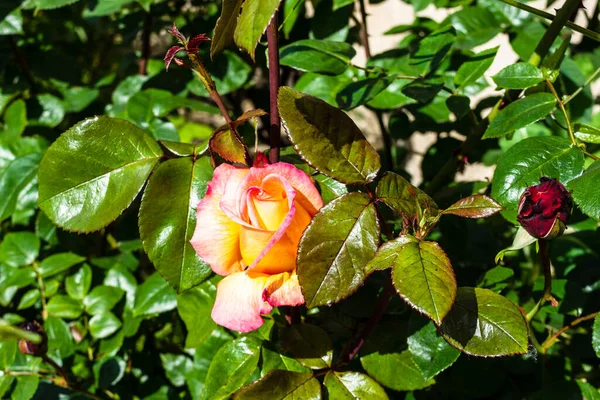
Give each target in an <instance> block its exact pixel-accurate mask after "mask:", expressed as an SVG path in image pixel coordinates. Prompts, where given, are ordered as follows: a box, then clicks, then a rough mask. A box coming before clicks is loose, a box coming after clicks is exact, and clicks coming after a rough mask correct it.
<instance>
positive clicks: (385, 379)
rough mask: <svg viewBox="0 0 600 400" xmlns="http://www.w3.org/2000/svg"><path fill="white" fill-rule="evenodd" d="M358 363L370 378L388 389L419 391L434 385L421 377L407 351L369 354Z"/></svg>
mask: <svg viewBox="0 0 600 400" xmlns="http://www.w3.org/2000/svg"><path fill="white" fill-rule="evenodd" d="M360 362H361V364H362V366H363V368H364V369H365V371H366V372H367V373H368V374H369V375H370V376H371V377H372V378H374V379H375V380H376V381H377V382H379V383H381V384H382V385H383V386H386V387H388V388H390V389H394V390H400V391H404V390H419V389H423V388H426V387H427V386H430V385H432V384H433V383H434V381H433V380H432V379H429V380H428V379H426V378H425V377H424V376H423V374H422V372H421V370H420V369H419V367H418V366H417V364H415V362H414V361H413V359H412V355H411V353H410V352H409V351H408V350H406V351H403V352H402V353H379V352H375V353H370V354H367V355H364V356H362V357H361V358H360Z"/></svg>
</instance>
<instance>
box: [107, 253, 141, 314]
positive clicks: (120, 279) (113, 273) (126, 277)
mask: <svg viewBox="0 0 600 400" xmlns="http://www.w3.org/2000/svg"><path fill="white" fill-rule="evenodd" d="M104 285H105V286H113V287H116V288H119V289H121V290H123V291H125V293H126V295H125V297H126V300H125V307H126V308H127V309H129V310H131V309H132V308H133V304H134V302H135V292H136V288H137V281H136V279H135V277H134V276H133V275H132V274H131V272H129V271H128V270H127V267H125V266H124V265H122V264H116V265H115V266H114V267H112V268H111V269H110V271H108V273H107V274H106V277H105V278H104Z"/></svg>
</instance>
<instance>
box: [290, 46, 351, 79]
mask: <svg viewBox="0 0 600 400" xmlns="http://www.w3.org/2000/svg"><path fill="white" fill-rule="evenodd" d="M279 54H280V57H281V59H280V63H281V65H285V66H288V67H292V68H295V69H298V70H300V71H308V72H315V73H318V74H325V75H340V74H342V73H344V71H346V69H347V68H348V66H349V65H350V60H351V59H352V57H354V56H355V55H356V51H355V50H354V48H353V47H352V46H351V45H350V44H348V43H344V42H334V41H329V40H316V39H307V40H298V41H296V42H294V43H291V44H288V45H287V46H283V47H282V48H281V49H280V53H279Z"/></svg>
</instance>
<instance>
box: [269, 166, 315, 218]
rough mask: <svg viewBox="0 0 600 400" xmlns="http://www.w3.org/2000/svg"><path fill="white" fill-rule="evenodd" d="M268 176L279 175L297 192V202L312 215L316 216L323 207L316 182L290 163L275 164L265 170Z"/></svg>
mask: <svg viewBox="0 0 600 400" xmlns="http://www.w3.org/2000/svg"><path fill="white" fill-rule="evenodd" d="M264 171H265V172H264V174H265V176H266V175H271V174H274V175H279V176H281V177H282V178H283V179H285V180H286V181H287V182H289V184H290V185H291V186H292V187H293V188H294V189H295V190H296V201H297V202H299V203H300V204H301V205H302V207H304V209H305V210H306V211H308V213H309V214H310V215H315V214H316V213H317V211H319V209H321V207H323V199H322V198H321V195H320V194H319V191H318V190H317V188H316V187H315V184H314V182H313V181H312V179H310V177H309V176H308V175H307V174H306V173H305V172H304V171H301V170H299V169H298V168H296V167H294V166H293V165H292V164H288V163H275V164H271V165H267V166H266V167H265V168H264Z"/></svg>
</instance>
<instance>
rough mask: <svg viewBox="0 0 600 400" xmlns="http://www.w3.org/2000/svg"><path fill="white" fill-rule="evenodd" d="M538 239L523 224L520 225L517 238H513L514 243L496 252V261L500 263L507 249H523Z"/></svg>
mask: <svg viewBox="0 0 600 400" xmlns="http://www.w3.org/2000/svg"><path fill="white" fill-rule="evenodd" d="M536 241H537V239H536V238H534V237H533V236H531V235H530V234H529V233H528V232H527V231H526V230H525V229H524V228H523V227H522V226H519V228H518V229H517V233H516V234H515V238H514V239H513V242H512V245H511V246H510V247H507V248H506V249H503V250H500V251H499V252H498V254H496V257H495V259H494V260H495V262H496V264H498V263H499V262H500V260H502V259H503V258H504V254H505V253H506V252H507V251H516V250H521V249H523V248H525V247H527V246H529V245H530V244H533V243H535V242H536Z"/></svg>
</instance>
